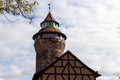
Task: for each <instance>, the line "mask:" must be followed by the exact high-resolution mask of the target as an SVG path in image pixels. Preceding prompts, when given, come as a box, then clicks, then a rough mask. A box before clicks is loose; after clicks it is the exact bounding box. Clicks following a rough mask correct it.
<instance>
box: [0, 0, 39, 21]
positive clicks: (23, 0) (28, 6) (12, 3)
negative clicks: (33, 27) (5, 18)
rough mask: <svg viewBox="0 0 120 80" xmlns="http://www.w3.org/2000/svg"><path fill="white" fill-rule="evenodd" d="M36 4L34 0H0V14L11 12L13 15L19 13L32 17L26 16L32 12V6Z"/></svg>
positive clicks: (25, 16)
mask: <svg viewBox="0 0 120 80" xmlns="http://www.w3.org/2000/svg"><path fill="white" fill-rule="evenodd" d="M35 5H38V2H37V1H36V0H32V1H30V0H0V14H3V15H5V13H9V14H12V15H14V16H16V15H21V16H23V17H24V18H27V19H32V18H33V17H29V16H27V14H31V13H33V12H34V9H33V7H34V6H35Z"/></svg>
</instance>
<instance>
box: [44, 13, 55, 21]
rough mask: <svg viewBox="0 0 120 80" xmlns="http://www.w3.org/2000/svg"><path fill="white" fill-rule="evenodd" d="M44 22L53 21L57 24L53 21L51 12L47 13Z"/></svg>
mask: <svg viewBox="0 0 120 80" xmlns="http://www.w3.org/2000/svg"><path fill="white" fill-rule="evenodd" d="M44 21H55V22H57V21H56V20H55V18H54V17H53V16H52V14H51V12H49V13H48V15H47V17H46V18H45V20H44Z"/></svg>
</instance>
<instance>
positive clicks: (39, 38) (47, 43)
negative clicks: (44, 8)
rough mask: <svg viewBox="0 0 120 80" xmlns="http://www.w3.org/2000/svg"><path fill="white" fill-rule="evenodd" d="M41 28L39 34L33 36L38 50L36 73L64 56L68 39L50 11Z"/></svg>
mask: <svg viewBox="0 0 120 80" xmlns="http://www.w3.org/2000/svg"><path fill="white" fill-rule="evenodd" d="M40 26H41V29H40V30H39V32H37V33H36V34H35V35H34V36H33V40H34V41H35V42H34V47H35V50H36V72H38V71H40V70H42V69H44V68H45V67H47V66H48V65H49V64H51V63H52V62H53V61H54V60H55V59H56V58H57V57H59V56H60V55H62V54H63V52H64V48H65V40H66V38H67V37H66V35H65V34H63V33H62V32H61V31H60V30H59V23H58V22H57V21H56V20H55V19H54V17H53V16H52V14H51V12H50V11H49V13H48V15H47V17H46V18H45V20H44V21H43V22H41V24H40Z"/></svg>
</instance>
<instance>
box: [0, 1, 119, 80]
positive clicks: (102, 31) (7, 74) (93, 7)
mask: <svg viewBox="0 0 120 80" xmlns="http://www.w3.org/2000/svg"><path fill="white" fill-rule="evenodd" d="M50 2H52V6H51V7H52V9H51V12H52V14H53V16H54V17H55V19H56V20H57V21H58V22H59V23H60V30H61V31H62V32H63V33H65V34H66V35H67V40H66V48H65V51H67V50H70V51H71V52H72V53H74V55H76V56H77V57H78V58H79V59H80V60H81V61H83V62H84V63H85V64H86V65H88V66H89V67H90V68H92V69H94V70H95V71H98V72H99V73H100V74H101V75H102V76H101V77H99V78H97V80H118V77H117V75H120V0H40V1H39V6H37V7H36V8H35V18H34V19H33V22H32V24H29V22H28V20H26V19H24V18H22V17H20V16H17V17H13V16H11V15H9V16H8V17H9V18H10V19H11V20H13V21H14V20H17V22H14V23H13V22H9V21H8V20H6V18H5V17H4V16H2V15H0V80H31V78H32V77H33V74H34V72H35V55H36V53H35V50H34V46H33V45H34V41H33V40H32V36H33V35H34V34H35V33H36V32H38V30H39V29H40V26H39V25H40V22H42V21H43V20H44V18H45V17H46V15H47V14H48V3H50Z"/></svg>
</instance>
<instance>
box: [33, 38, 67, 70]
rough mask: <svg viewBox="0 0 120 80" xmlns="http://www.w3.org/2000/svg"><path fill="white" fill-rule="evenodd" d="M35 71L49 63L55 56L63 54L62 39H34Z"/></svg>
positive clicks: (63, 41) (63, 44)
mask: <svg viewBox="0 0 120 80" xmlns="http://www.w3.org/2000/svg"><path fill="white" fill-rule="evenodd" d="M34 46H35V50H36V72H38V71H40V70H42V69H44V68H45V67H47V66H48V65H49V64H51V63H52V62H53V61H54V60H55V59H56V58H57V57H59V56H60V55H62V54H63V52H64V48H65V40H64V39H39V40H36V41H35V44H34Z"/></svg>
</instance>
